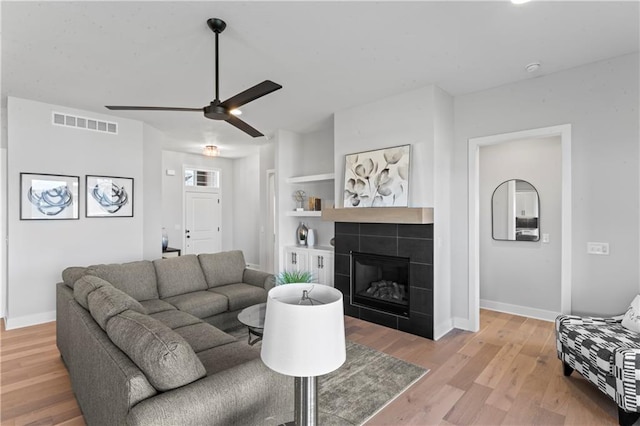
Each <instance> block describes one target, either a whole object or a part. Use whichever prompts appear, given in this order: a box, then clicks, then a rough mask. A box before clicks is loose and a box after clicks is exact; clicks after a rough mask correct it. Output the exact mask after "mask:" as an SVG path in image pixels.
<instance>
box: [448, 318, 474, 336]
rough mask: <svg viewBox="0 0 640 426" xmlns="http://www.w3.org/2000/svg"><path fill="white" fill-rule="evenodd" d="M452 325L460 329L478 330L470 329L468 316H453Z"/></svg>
mask: <svg viewBox="0 0 640 426" xmlns="http://www.w3.org/2000/svg"><path fill="white" fill-rule="evenodd" d="M453 327H454V328H458V329H460V330H466V331H473V332H474V333H475V332H476V331H478V330H472V329H471V322H470V321H469V318H461V317H453Z"/></svg>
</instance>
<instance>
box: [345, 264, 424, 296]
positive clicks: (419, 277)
mask: <svg viewBox="0 0 640 426" xmlns="http://www.w3.org/2000/svg"><path fill="white" fill-rule="evenodd" d="M347 274H349V271H348V270H347ZM409 274H410V275H411V286H412V287H418V288H422V289H425V290H433V265H427V264H424V263H411V268H410V270H409Z"/></svg>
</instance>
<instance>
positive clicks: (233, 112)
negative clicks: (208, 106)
mask: <svg viewBox="0 0 640 426" xmlns="http://www.w3.org/2000/svg"><path fill="white" fill-rule="evenodd" d="M229 113H231V114H232V115H242V111H241V110H239V109H237V108H236V109H232V110H231V111H229Z"/></svg>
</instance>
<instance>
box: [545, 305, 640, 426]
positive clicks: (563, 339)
mask: <svg viewBox="0 0 640 426" xmlns="http://www.w3.org/2000/svg"><path fill="white" fill-rule="evenodd" d="M556 345H557V350H558V358H560V360H561V361H562V363H563V368H564V375H565V376H569V375H571V373H572V372H573V370H578V372H579V373H580V374H582V375H583V376H584V377H585V378H586V379H588V380H589V381H591V382H592V383H593V384H594V385H596V386H597V387H598V389H600V390H601V391H602V392H604V393H605V394H606V395H608V396H609V397H610V398H611V399H613V400H614V401H615V402H616V404H618V423H619V424H620V425H621V426H626V425H632V424H633V423H635V422H636V421H637V420H638V418H639V417H640V397H639V394H638V391H639V390H640V334H638V333H635V332H633V331H630V330H628V329H626V328H625V327H623V326H622V324H621V319H616V318H587V317H578V316H573V315H559V316H558V317H557V318H556Z"/></svg>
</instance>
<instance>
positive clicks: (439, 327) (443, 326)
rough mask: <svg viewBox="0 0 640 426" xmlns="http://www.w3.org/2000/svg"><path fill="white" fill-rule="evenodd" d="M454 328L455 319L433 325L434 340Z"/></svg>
mask: <svg viewBox="0 0 640 426" xmlns="http://www.w3.org/2000/svg"><path fill="white" fill-rule="evenodd" d="M451 330H453V320H451V319H448V320H446V321H443V322H441V323H440V324H434V325H433V340H438V339H440V338H441V337H442V336H444V335H445V334H447V333H448V332H450V331H451Z"/></svg>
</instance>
